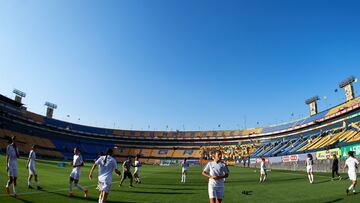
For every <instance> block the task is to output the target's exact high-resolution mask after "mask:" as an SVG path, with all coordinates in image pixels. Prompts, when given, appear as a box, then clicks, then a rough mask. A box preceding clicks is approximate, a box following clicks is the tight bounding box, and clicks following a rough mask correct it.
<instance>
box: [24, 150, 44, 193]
mask: <svg viewBox="0 0 360 203" xmlns="http://www.w3.org/2000/svg"><path fill="white" fill-rule="evenodd" d="M35 149H36V146H35V145H33V146H32V147H31V150H30V153H29V158H28V160H27V163H26V168H27V169H29V177H28V188H29V189H33V187H32V186H31V179H32V177H33V176H34V179H35V184H36V188H37V189H38V190H41V189H42V188H41V187H40V186H39V184H38V176H37V173H36V168H35V159H36V154H35Z"/></svg>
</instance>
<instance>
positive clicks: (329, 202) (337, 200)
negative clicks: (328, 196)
mask: <svg viewBox="0 0 360 203" xmlns="http://www.w3.org/2000/svg"><path fill="white" fill-rule="evenodd" d="M343 199H344V198H337V199H334V200H331V201H327V202H324V203H333V202H339V201H341V200H343Z"/></svg>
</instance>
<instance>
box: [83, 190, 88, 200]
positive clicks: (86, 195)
mask: <svg viewBox="0 0 360 203" xmlns="http://www.w3.org/2000/svg"><path fill="white" fill-rule="evenodd" d="M88 192H89V190H84V197H85V198H87V197H88Z"/></svg>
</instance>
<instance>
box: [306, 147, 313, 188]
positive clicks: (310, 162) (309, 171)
mask: <svg viewBox="0 0 360 203" xmlns="http://www.w3.org/2000/svg"><path fill="white" fill-rule="evenodd" d="M313 164H314V161H313V156H312V155H311V154H307V158H306V172H307V175H308V178H309V181H310V183H311V184H312V183H313V182H314V175H313Z"/></svg>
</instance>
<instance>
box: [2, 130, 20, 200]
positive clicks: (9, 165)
mask: <svg viewBox="0 0 360 203" xmlns="http://www.w3.org/2000/svg"><path fill="white" fill-rule="evenodd" d="M15 139H16V138H15V136H14V137H11V140H10V144H9V145H8V146H7V147H6V171H7V173H8V177H9V179H8V181H7V183H6V188H5V189H6V192H7V193H8V194H10V185H11V184H13V194H14V197H17V195H16V180H17V176H18V163H17V159H18V158H19V151H18V148H17V146H16V143H15Z"/></svg>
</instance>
